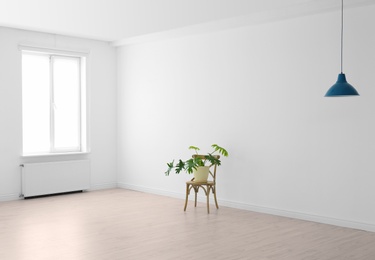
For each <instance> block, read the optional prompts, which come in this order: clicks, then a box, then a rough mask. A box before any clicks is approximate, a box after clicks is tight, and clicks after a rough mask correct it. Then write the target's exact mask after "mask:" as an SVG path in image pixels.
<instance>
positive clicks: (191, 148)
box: [189, 146, 200, 154]
mask: <svg viewBox="0 0 375 260" xmlns="http://www.w3.org/2000/svg"><path fill="white" fill-rule="evenodd" d="M189 150H195V153H196V154H198V151H199V150H200V149H199V148H198V147H196V146H189Z"/></svg>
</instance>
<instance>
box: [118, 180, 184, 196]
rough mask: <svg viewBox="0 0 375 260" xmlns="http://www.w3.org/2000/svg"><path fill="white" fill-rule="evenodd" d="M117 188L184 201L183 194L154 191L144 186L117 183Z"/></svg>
mask: <svg viewBox="0 0 375 260" xmlns="http://www.w3.org/2000/svg"><path fill="white" fill-rule="evenodd" d="M117 187H118V188H122V189H127V190H135V191H141V192H146V193H152V194H157V195H162V196H166V197H172V198H178V199H185V194H183V193H177V192H170V191H166V190H160V189H154V188H149V187H145V186H138V185H132V184H126V183H117Z"/></svg>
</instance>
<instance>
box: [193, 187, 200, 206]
mask: <svg viewBox="0 0 375 260" xmlns="http://www.w3.org/2000/svg"><path fill="white" fill-rule="evenodd" d="M198 189H199V188H197V187H194V192H195V203H194V207H197V194H198Z"/></svg>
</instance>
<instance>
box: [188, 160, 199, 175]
mask: <svg viewBox="0 0 375 260" xmlns="http://www.w3.org/2000/svg"><path fill="white" fill-rule="evenodd" d="M197 167H198V165H197V161H196V158H191V159H189V160H187V161H186V171H187V173H189V174H191V173H193V170H194V169H195V170H196V169H197Z"/></svg>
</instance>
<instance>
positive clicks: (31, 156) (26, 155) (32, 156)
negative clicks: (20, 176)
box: [21, 152, 90, 158]
mask: <svg viewBox="0 0 375 260" xmlns="http://www.w3.org/2000/svg"><path fill="white" fill-rule="evenodd" d="M88 154H90V152H71V153H45V154H23V155H21V158H36V157H55V156H70V155H88Z"/></svg>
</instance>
